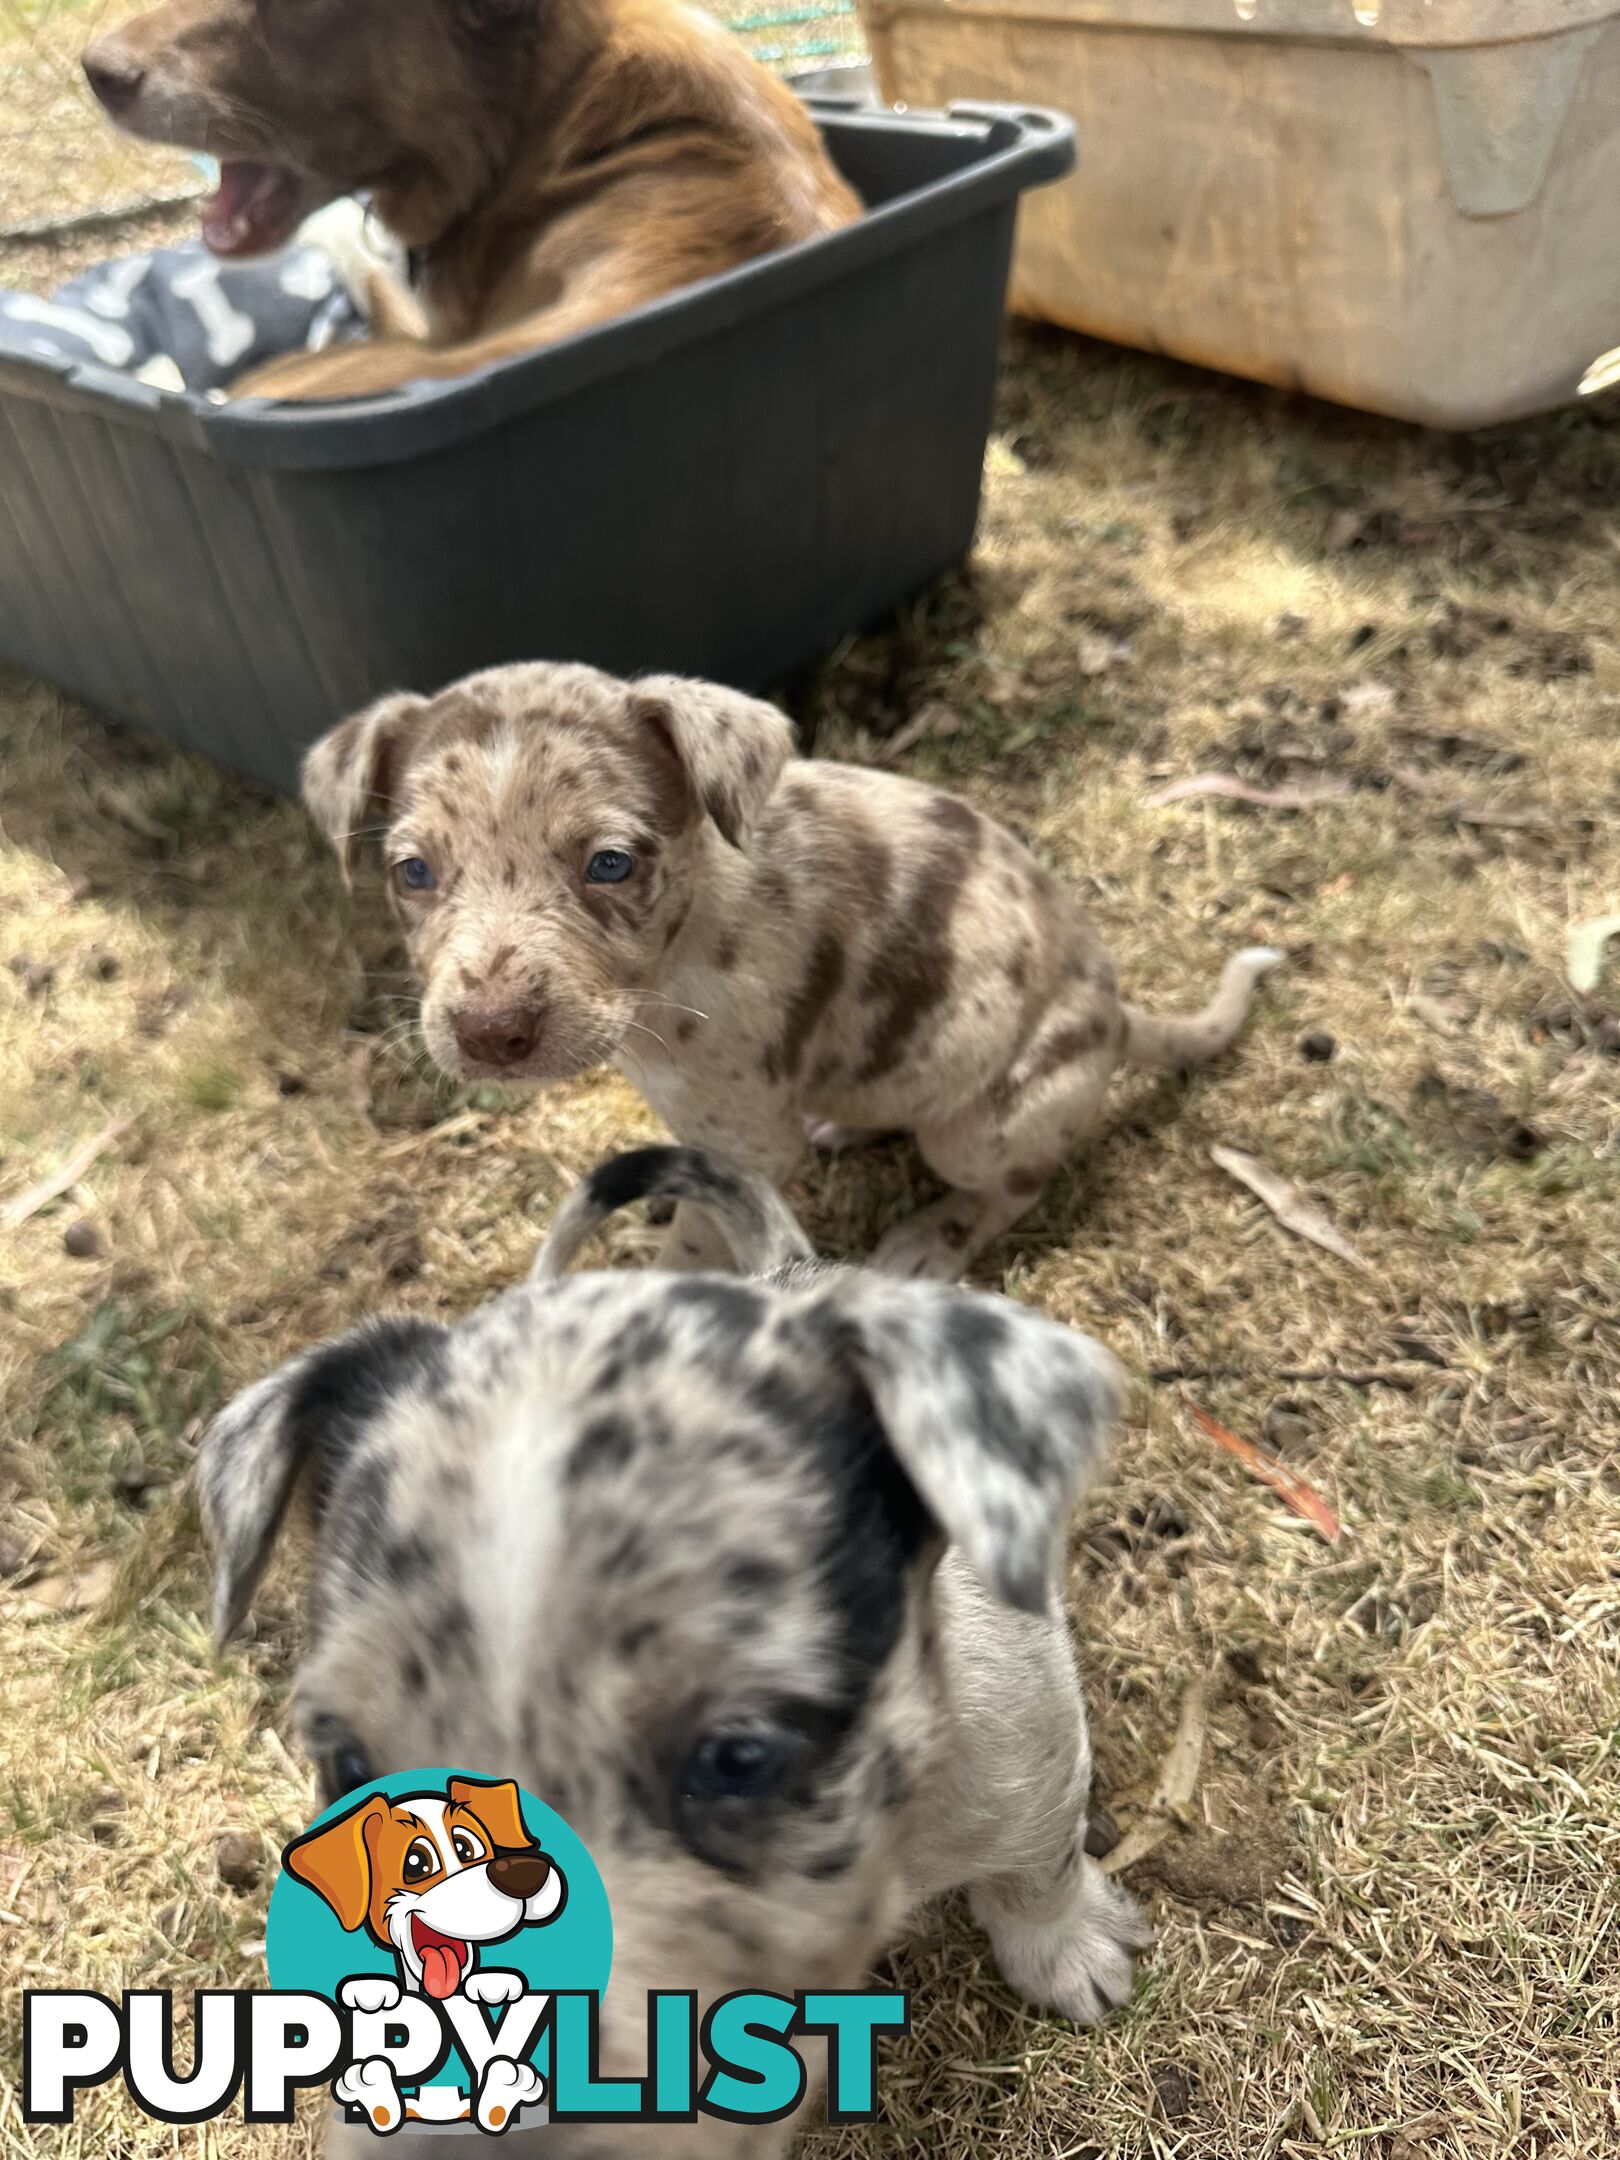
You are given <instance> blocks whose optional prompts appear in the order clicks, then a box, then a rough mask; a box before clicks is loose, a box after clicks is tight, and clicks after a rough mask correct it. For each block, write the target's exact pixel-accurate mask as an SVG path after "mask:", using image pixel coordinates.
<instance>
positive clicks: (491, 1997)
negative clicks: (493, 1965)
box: [461, 1969, 529, 2003]
mask: <svg viewBox="0 0 1620 2160" xmlns="http://www.w3.org/2000/svg"><path fill="white" fill-rule="evenodd" d="M528 1985H529V1983H528V1981H527V1980H525V1979H524V1977H523V1975H522V1974H521V1973H520V1972H502V1971H500V1970H498V1969H497V1970H495V1971H491V1972H470V1973H469V1974H468V1975H467V1977H466V1979H465V1980H463V1981H462V1983H461V1992H462V1994H463V1995H465V1996H466V1997H467V1998H468V2000H469V2001H471V2002H475V2003H513V2002H516V2001H517V2000H518V1998H519V1996H520V1995H522V1994H523V1993H524V1992H525V1991H526V1990H527V1988H528Z"/></svg>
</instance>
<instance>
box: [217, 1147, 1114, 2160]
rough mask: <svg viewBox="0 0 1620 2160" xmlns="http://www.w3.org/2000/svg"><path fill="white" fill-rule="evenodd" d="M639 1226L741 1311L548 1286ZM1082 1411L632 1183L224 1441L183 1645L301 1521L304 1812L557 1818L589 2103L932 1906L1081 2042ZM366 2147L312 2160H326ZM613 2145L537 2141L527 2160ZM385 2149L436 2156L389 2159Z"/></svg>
mask: <svg viewBox="0 0 1620 2160" xmlns="http://www.w3.org/2000/svg"><path fill="white" fill-rule="evenodd" d="M650 1193H664V1194H669V1195H673V1196H677V1197H678V1198H679V1199H680V1200H681V1203H682V1204H683V1205H684V1206H687V1207H690V1208H694V1209H698V1210H701V1211H702V1212H703V1214H704V1217H705V1219H706V1220H707V1221H709V1222H710V1224H711V1226H712V1227H713V1228H714V1229H715V1233H716V1237H717V1239H718V1241H719V1242H720V1244H721V1245H722V1246H723V1247H724V1248H725V1249H726V1251H727V1255H728V1258H734V1259H735V1261H736V1264H737V1265H738V1267H739V1268H741V1269H742V1270H743V1271H744V1272H745V1273H748V1274H755V1277H756V1279H754V1280H746V1281H739V1280H738V1279H737V1278H736V1277H734V1276H716V1275H695V1276H679V1277H677V1276H671V1275H667V1274H660V1273H657V1272H652V1271H649V1272H632V1273H627V1274H621V1275H611V1274H597V1275H580V1276H576V1277H573V1278H572V1279H570V1280H567V1281H558V1280H555V1279H554V1278H555V1277H556V1276H557V1275H558V1274H559V1273H560V1272H561V1269H562V1267H563V1266H564V1264H565V1263H566V1261H567V1259H568V1257H569V1254H570V1253H571V1252H572V1251H573V1250H574V1248H575V1247H576V1246H577V1244H578V1242H579V1241H580V1239H581V1238H582V1237H583V1236H584V1235H585V1234H586V1233H587V1232H588V1231H589V1230H590V1228H591V1227H592V1226H593V1225H594V1223H595V1222H596V1221H598V1220H599V1219H600V1218H601V1217H602V1215H603V1214H605V1213H606V1212H608V1211H610V1210H611V1209H612V1208H613V1207H615V1206H618V1205H620V1204H622V1203H623V1202H624V1201H626V1200H628V1199H632V1198H635V1197H637V1196H639V1195H643V1194H650ZM1118 1395H1119V1376H1118V1371H1117V1368H1116V1367H1115V1365H1114V1362H1113V1360H1112V1359H1111V1358H1110V1357H1109V1355H1108V1353H1107V1352H1106V1351H1105V1350H1103V1349H1102V1348H1101V1347H1100V1346H1099V1345H1098V1344H1096V1343H1095V1342H1092V1341H1090V1340H1088V1339H1087V1338H1086V1337H1085V1336H1083V1335H1079V1334H1077V1333H1075V1332H1074V1331H1073V1330H1071V1329H1069V1328H1066V1327H1061V1326H1059V1325H1058V1324H1057V1323H1056V1322H1054V1321H1051V1320H1048V1319H1045V1318H1043V1317H1042V1316H1041V1315H1039V1314H1036V1313H1032V1312H1029V1311H1027V1310H1026V1309H1025V1308H1023V1307H1021V1306H1018V1305H1015V1304H1011V1303H1009V1302H1008V1301H1006V1300H1004V1299H1001V1298H994V1297H987V1296H984V1295H981V1294H978V1293H974V1292H969V1291H964V1290H957V1289H948V1288H944V1287H941V1286H938V1285H935V1284H928V1283H905V1282H895V1281H893V1280H890V1279H886V1278H884V1277H882V1276H878V1275H874V1274H871V1273H860V1272H857V1271H855V1270H852V1269H848V1268H827V1267H818V1266H817V1265H816V1264H815V1263H814V1261H813V1260H812V1259H811V1258H810V1256H809V1248H808V1246H807V1245H806V1244H805V1242H804V1239H803V1236H802V1234H801V1233H800V1231H799V1229H798V1226H797V1225H796V1224H795V1223H794V1221H793V1219H792V1217H791V1216H790V1215H789V1214H788V1213H787V1211H786V1209H785V1208H784V1207H783V1205H782V1203H781V1202H780V1200H779V1199H778V1198H777V1196H776V1195H775V1193H774V1192H773V1191H772V1189H771V1188H770V1187H769V1186H768V1185H766V1184H765V1183H764V1181H763V1180H759V1179H739V1178H738V1177H737V1176H736V1175H735V1174H733V1173H731V1172H729V1171H728V1170H727V1169H726V1168H725V1167H723V1166H721V1165H719V1164H717V1163H715V1162H713V1161H712V1160H707V1159H705V1158H702V1157H698V1156H693V1155H691V1154H688V1153H687V1152H685V1151H682V1150H674V1149H667V1148H665V1149H649V1150H645V1151H643V1152H642V1153H640V1154H638V1155H636V1156H631V1157H626V1158H621V1159H620V1160H619V1161H617V1162H613V1163H610V1164H607V1165H605V1166H604V1168H603V1169H602V1170H601V1171H599V1172H598V1173H597V1174H596V1175H595V1176H594V1177H593V1178H591V1179H590V1180H588V1181H587V1182H586V1184H585V1185H584V1186H582V1187H581V1188H580V1189H579V1191H578V1192H577V1193H576V1194H575V1196H574V1197H573V1198H572V1199H571V1200H570V1201H569V1203H568V1204H567V1205H566V1207H565V1209H564V1210H563V1211H562V1213H561V1214H560V1215H559V1217H558V1220H557V1222H556V1224H555V1225H554V1227H553V1231H552V1236H551V1239H550V1241H549V1243H548V1246H547V1248H546V1250H545V1251H544V1252H543V1253H542V1255H541V1259H540V1262H539V1263H538V1266H537V1269H536V1279H535V1280H534V1281H532V1282H530V1283H528V1284H525V1285H524V1286H523V1287H521V1288H519V1289H516V1290H513V1291H510V1292H508V1293H507V1295H506V1296H504V1297H502V1298H499V1299H497V1300H496V1301H495V1302H494V1303H492V1304H490V1305H487V1306H486V1307H484V1308H483V1310H482V1311H480V1312H477V1313H475V1314H473V1315H472V1316H471V1317H470V1318H469V1319H467V1320H465V1321H463V1322H462V1323H461V1324H460V1325H459V1326H456V1327H453V1328H444V1327H439V1326H435V1325H433V1324H432V1323H430V1322H428V1321H425V1320H419V1319H404V1318H400V1319H395V1320H385V1321H372V1322H370V1323H369V1324H367V1325H365V1326H363V1327H360V1328H358V1329H356V1330H355V1331H354V1332H353V1333H352V1334H349V1335H347V1336H345V1337H343V1338H342V1339H341V1340H339V1341H337V1342H333V1343H329V1344H327V1345H325V1346H324V1347H322V1348H319V1349H315V1350H312V1351H309V1352H307V1353H306V1354H305V1355H304V1356H302V1357H299V1358H296V1359H295V1360H294V1361H293V1362H292V1363H291V1364H290V1365H287V1366H285V1367H284V1368H283V1369H282V1370H281V1371H279V1372H277V1373H274V1374H272V1375H271V1376H270V1377H269V1378H268V1379H265V1380H262V1381H261V1382H260V1383H259V1384H258V1385H257V1386H256V1387H253V1388H250V1389H249V1390H248V1391H247V1393H246V1394H244V1395H242V1396H241V1397H239V1398H238V1400H237V1401H236V1402H234V1403H232V1404H231V1405H230V1407H229V1408H228V1409H227V1410H226V1411H225V1412H224V1413H223V1415H222V1416H221V1417H220V1418H219V1419H217V1420H216V1422H215V1423H214V1425H213V1426H212V1427H211V1428H210V1430H209V1432H208V1433H207V1434H206V1435H205V1438H204V1441H203V1445H202V1449H201V1454H200V1459H199V1480H200V1484H201V1488H202V1495H203V1505H204V1515H205V1519H206V1521H207V1524H208V1528H209V1532H210V1536H211V1540H212V1542H213V1546H214V1550H215V1556H216V1595H215V1622H216V1627H217V1629H218V1631H219V1633H220V1634H221V1635H222V1636H223V1635H226V1634H229V1633H230V1632H231V1631H232V1630H233V1629H234V1628H235V1627H236V1626H237V1625H238V1624H239V1623H240V1621H241V1620H242V1618H243V1617H244V1615H245V1613H246V1611H247V1609H248V1606H249V1604H250V1601H251V1599H252V1597H253V1594H254V1591H255V1589H256V1587H257V1585H258V1582H259V1579H260V1576H261V1575H262V1573H263V1571H264V1568H265V1564H266V1562H267V1559H268V1557H269V1554H270V1551H271V1548H272V1545H273V1543H274V1541H275V1539H276V1536H277V1534H278V1532H279V1529H280V1526H281V1521H282V1517H283V1514H284V1513H285V1511H286V1508H287V1505H288V1501H289V1498H290V1496H291V1494H292V1491H293V1489H294V1487H295V1486H296V1485H298V1484H299V1482H300V1481H302V1482H303V1484H304V1486H305V1487H306V1489H307V1491H308V1494H309V1496H310V1500H311V1502H312V1506H313V1512H314V1517H315V1545H314V1554H313V1565H312V1572H313V1585H314V1595H313V1598H312V1600H311V1615H310V1634H311V1640H310V1643H309V1646H308V1648H307V1650H306V1652H305V1654H304V1656H303V1659H302V1662H301V1665H300V1669H299V1673H298V1679H297V1686H296V1691H295V1699H296V1715H297V1720H298V1724H299V1727H300V1729H301V1731H302V1733H303V1735H304V1738H305V1741H306V1743H307V1745H308V1747H309V1749H310V1752H311V1753H312V1754H313V1755H314V1757H315V1759H316V1761H317V1763H318V1765H319V1768H320V1775H321V1784H322V1791H323V1795H324V1797H325V1799H327V1800H328V1801H330V1800H334V1799H336V1798H337V1797H338V1796H339V1795H340V1794H342V1793H345V1792H348V1791H353V1790H355V1789H356V1788H364V1786H365V1785H366V1784H367V1782H368V1781H369V1780H371V1779H373V1778H374V1777H376V1776H378V1775H380V1774H382V1773H385V1772H388V1771H391V1770H404V1769H411V1768H415V1767H417V1766H419V1765H421V1764H423V1763H430V1762H432V1763H451V1764H455V1765H457V1766H459V1767H460V1768H462V1769H464V1770H467V1771H469V1772H471V1773H472V1774H473V1775H475V1776H486V1777H493V1778H512V1779H514V1780H516V1781H517V1782H518V1783H519V1784H520V1785H522V1786H523V1787H524V1788H526V1789H527V1790H530V1791H533V1792H536V1793H538V1794H540V1795H542V1796H543V1797H544V1798H545V1799H546V1800H547V1801H548V1802H549V1803H550V1804H551V1805H553V1806H555V1807H556V1808H558V1809H559V1810H560V1812H561V1813H562V1814H563V1815H564V1816H565V1817H566V1819H567V1820H568V1821H569V1823H570V1824H571V1826H572V1827H573V1828H574V1829H575V1830H576V1831H577V1832H578V1834H579V1835H580V1836H581V1837H582V1838H583V1839H584V1840H585V1843H586V1845H587V1846H588V1847H589V1849H590V1852H591V1855H592V1857H593V1859H594V1860H595V1861H596V1864H597V1866H598V1867H599V1869H600V1870H601V1873H602V1878H603V1881H604V1883H605V1885H606V1888H607V1892H608V1896H609V1899H610V1902H611V1906H612V1913H613V1985H612V1987H611V1989H610V1990H609V1991H608V1994H607V1996H606V1998H605V2001H604V2005H603V2021H604V2023H603V2047H602V2067H603V2069H604V2070H605V2071H606V2072H607V2073H608V2074H610V2075H612V2074H621V2075H630V2076H640V2075H643V2074H644V2073H645V2070H646V2064H647V2053H646V2050H647V2024H646V1996H647V1994H648V1992H649V1991H650V1990H652V1989H659V1988H664V1989H668V1988H684V1989H691V1990H693V1991H694V1992H695V1993H696V1995H697V1997H698V2000H699V2004H700V2006H703V2007H706V2006H707V2005H709V2004H711V2003H712V2002H714V2001H715V2000H717V1999H719V1998H720V1997H723V1996H725V1995H728V1994H731V1993H733V1992H735V1991H736V1990H738V1989H743V1988H764V1989H770V1990H773V1991H775V1992H777V1993H782V1994H788V1995H791V1994H794V1993H796V1992H797V1991H799V1990H801V1989H819V1988H854V1987H860V1986H862V1985H863V1984H864V1982H865V1978H866V1975H867V1974H868V1973H869V1971H870V1969H871V1966H872V1963H873V1961H874V1960H875V1959H876V1957H877V1956H878V1954H879V1952H880V1951H881V1950H882V1949H883V1947H884V1946H885V1945H886V1944H887V1943H889V1942H891V1941H892V1940H893V1939H894V1936H895V1934H896V1931H897V1930H898V1929H899V1927H900V1926H901V1924H902V1922H903V1920H904V1918H905V1916H906V1914H907V1913H908V1912H910V1911H911V1910H912V1909H914V1908H915V1907H916V1905H917V1904H918V1903H919V1901H921V1900H923V1899H927V1898H930V1897H933V1896H936V1895H938V1894H940V1893H942V1892H945V1891H948V1890H952V1889H957V1888H964V1887H965V1888H967V1889H968V1890H969V1891H970V1894H971V1902H972V1907H973V1911H974V1913H975V1915H976V1916H977V1918H978V1919H979V1921H980V1922H981V1923H982V1925H983V1926H984V1928H985V1929H986V1931H987V1933H988V1934H989V1937H990V1941H991V1944H992V1947H993V1948H994V1951H995V1955H996V1960H997V1962H998V1963H999V1965H1000V1967H1001V1970H1002V1972H1003V1973H1004V1974H1005V1975H1006V1977H1007V1979H1008V1980H1009V1981H1010V1982H1011V1984H1012V1985H1013V1986H1014V1987H1015V1988H1017V1989H1018V1990H1019V1991H1020V1992H1021V1993H1022V1994H1023V1995H1025V1996H1026V1997H1027V1998H1028V1999H1029V2000H1030V2001H1031V2002H1033V2003H1035V2004H1038V2005H1040V2006H1042V2007H1045V2008H1049V2009H1053V2010H1056V2011H1058V2012H1059V2013H1061V2014H1062V2015H1063V2016H1065V2017H1068V2018H1072V2019H1074V2020H1076V2021H1077V2022H1079V2023H1083V2024H1089V2023H1091V2022H1092V2021H1094V2020H1095V2019H1097V2018H1099V2017H1101V2016H1102V2015H1103V2014H1104V2013H1105V2012H1106V2011H1107V2010H1108V2009H1109V2008H1110V2006H1112V2005H1115V2004H1118V2003H1121V2002H1123V2001H1124V2000H1125V1998H1126V1996H1127V1995H1128V1994H1129V1992H1130V1987H1131V1977H1132V1959H1133V1955H1134V1953H1135V1951H1136V1950H1138V1949H1139V1948H1141V1947H1142V1945H1143V1943H1144V1941H1145V1940H1146V1937H1145V1932H1144V1930H1143V1928H1142V1926H1141V1923H1140V1920H1139V1918H1138V1916H1137V1913H1136V1909H1135V1907H1134V1905H1133V1904H1132V1902H1131V1900H1130V1899H1129V1898H1128V1897H1127V1896H1126V1895H1125V1894H1124V1893H1123V1892H1122V1891H1120V1890H1119V1889H1118V1888H1116V1887H1115V1886H1114V1885H1113V1884H1112V1883H1110V1882H1109V1881H1108V1880H1107V1878H1106V1877H1105V1876H1104V1875H1103V1874H1102V1873H1101V1872H1100V1871H1099V1869H1098V1868H1097V1866H1096V1864H1095V1862H1094V1861H1092V1860H1091V1859H1089V1858H1087V1856H1086V1853H1085V1850H1084V1834H1085V1826H1086V1811H1087V1802H1088V1796H1089V1786H1090V1778H1091V1752H1090V1745H1089V1741H1088V1736H1087V1731H1086V1721H1085V1711H1084V1707H1083V1704H1082V1701H1081V1696H1080V1689H1079V1684H1078V1680H1077V1676H1076V1671H1075V1662H1074V1652H1073V1647H1072V1644H1071V1641H1070V1636H1069V1628H1068V1623H1067V1619H1066V1617H1065V1614H1064V1610H1063V1603H1062V1597H1061V1585H1062V1574H1063V1563H1064V1553H1065V1539H1064V1535H1063V1533H1064V1527H1065V1525H1066V1522H1067V1519H1068V1513H1069V1508H1070V1504H1071V1501H1072V1498H1073V1495H1074V1493H1075V1491H1076V1489H1077V1488H1078V1487H1079V1486H1080V1485H1081V1484H1083V1483H1084V1482H1085V1480H1086V1478H1087V1477H1088V1476H1089V1475H1090V1474H1091V1473H1092V1472H1093V1471H1094V1470H1095V1469H1096V1467H1097V1465H1098V1463H1099V1461H1100V1459H1101V1454H1102V1449H1103V1445H1104V1441H1105V1438H1106V1435H1107V1429H1108V1426H1109V1424H1110V1423H1111V1421H1112V1419H1113V1417H1114V1415H1115V1412H1116V1410H1117V1406H1118ZM795 2127H796V2125H795V2124H794V2123H791V2122H783V2123H780V2124H777V2125H775V2126H774V2127H766V2126H761V2125H757V2124H743V2125H731V2124H727V2123H724V2122H718V2121H714V2120H704V2121H701V2122H695V2123H692V2124H688V2125H673V2124H670V2125H665V2126H663V2127H662V2128H660V2129H658V2130H657V2131H654V2132H649V2133H646V2137H647V2138H648V2139H650V2142H649V2143H647V2145H646V2150H647V2152H648V2153H649V2155H655V2156H656V2160H677V2156H679V2160H720V2156H735V2160H771V2156H773V2155H778V2154H780V2153H782V2152H783V2151H784V2150H785V2149H786V2147H787V2145H788V2143H789V2141H790V2139H791V2136H792V2133H793V2130H794V2128H795ZM351 2136H352V2141H353V2142H352V2146H351V2143H350V2137H351ZM371 2137H372V2134H371V2132H370V2131H369V2130H365V2129H360V2130H356V2131H355V2132H353V2133H342V2132H340V2133H339V2142H340V2144H341V2146H342V2150H343V2152H344V2154H345V2160H350V2156H351V2155H352V2160H360V2155H361V2154H362V2153H369V2152H371V2151H372V2150H373V2149H374V2148H373V2145H372V2142H371ZM511 2142H513V2143H518V2144H520V2145H522V2139H521V2138H520V2137H517V2136H514V2138H513V2139H512V2140H511ZM642 2142H643V2141H642V2138H641V2137H640V2136H638V2135H637V2134H635V2133H627V2132H625V2131H622V2130H618V2129H591V2128H586V2127H578V2126H565V2125H561V2124H553V2125H550V2126H548V2127H547V2128H545V2129H543V2130H541V2131H540V2132H538V2133H537V2135H536V2137H535V2145H534V2149H535V2153H536V2160H624V2156H625V2155H626V2154H628V2153H630V2152H631V2151H632V2150H640V2149H641V2148H642ZM390 2149H391V2150H392V2151H394V2152H396V2153H404V2152H408V2153H411V2154H418V2153H420V2155H421V2160H434V2156H435V2155H436V2154H437V2153H438V2152H439V2146H438V2145H437V2143H429V2142H428V2141H427V2140H426V2138H423V2139H422V2140H421V2142H420V2143H418V2141H417V2137H416V2134H415V2133H413V2132H411V2131H409V2130H407V2131H405V2132H403V2133H398V2142H397V2143H396V2144H395V2145H394V2146H392V2147H391V2148H390ZM522 2149H524V2150H527V2149H528V2148H527V2146H526V2145H522Z"/></svg>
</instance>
